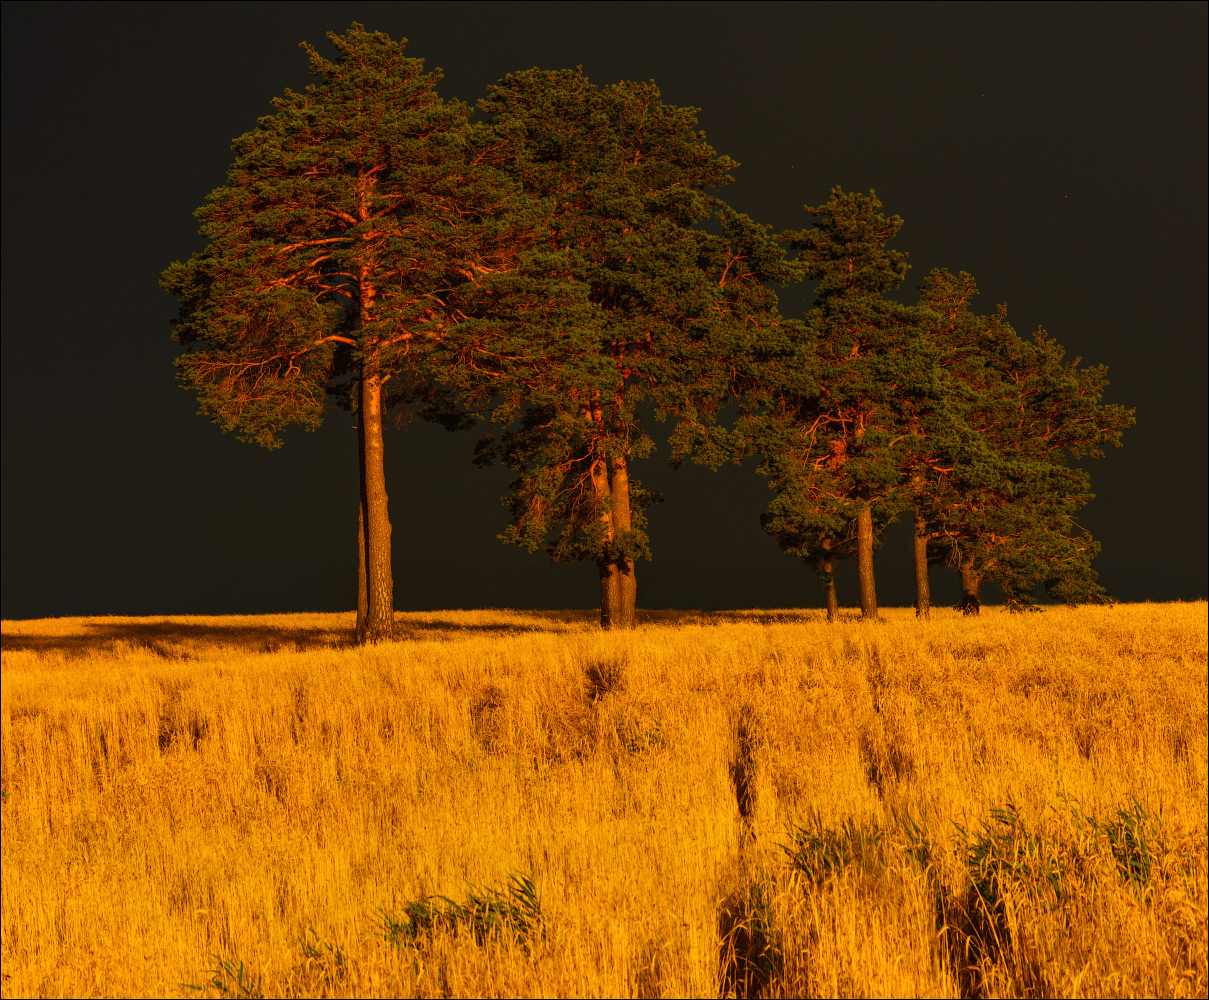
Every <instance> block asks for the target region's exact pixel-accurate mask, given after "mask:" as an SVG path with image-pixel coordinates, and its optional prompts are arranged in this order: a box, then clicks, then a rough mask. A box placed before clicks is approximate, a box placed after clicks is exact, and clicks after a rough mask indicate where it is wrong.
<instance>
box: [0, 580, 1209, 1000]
mask: <svg viewBox="0 0 1209 1000" xmlns="http://www.w3.org/2000/svg"><path fill="white" fill-rule="evenodd" d="M1207 610H1209V609H1207V605H1206V604H1205V602H1196V603H1185V604H1137V605H1117V606H1108V607H1084V608H1076V609H1070V608H1062V607H1056V608H1047V609H1046V610H1045V611H1044V612H1042V613H1037V614H1009V613H1008V612H1007V611H1005V610H1004V609H1001V608H993V607H992V608H985V609H984V610H983V613H982V614H981V615H980V616H978V617H965V616H962V615H960V614H958V613H957V612H955V611H951V610H947V609H934V610H933V612H932V617H931V618H930V619H929V620H927V621H918V620H916V619H915V617H914V614H913V612H911V611H910V610H907V609H891V610H889V611H884V612H883V618H882V620H881V621H878V622H873V623H862V622H860V621H859V619H857V618H856V617H855V616H847V617H844V618H842V619H841V620H840V621H838V622H836V623H834V624H830V625H829V624H828V623H826V622H825V621H824V620H823V618H822V613H821V612H818V611H800V610H783V611H737V612H714V613H700V612H648V613H647V614H646V615H645V619H644V621H643V624H642V625H641V627H640V628H639V629H638V630H637V631H636V632H633V633H620V632H602V631H601V630H600V629H599V627H598V625H597V621H596V617H595V613H594V612H580V611H561V612H557V611H551V612H540V611H533V612H521V611H507V610H494V609H488V610H481V611H441V612H414V613H400V614H399V615H398V616H397V622H398V626H399V630H400V636H401V638H400V641H397V642H393V643H384V644H380V645H376V646H369V647H356V646H354V645H352V643H351V641H350V640H351V633H352V627H353V616H352V615H351V614H292V615H270V616H221V617H210V616H207V617H201V616H169V617H155V618H124V617H103V618H58V619H40V620H33V621H6V622H3V624H2V626H0V646H2V649H3V653H2V671H3V686H2V699H0V700H2V706H0V715H2V720H0V723H2V734H0V736H2V744H3V747H2V751H3V754H2V758H3V759H2V772H0V786H2V790H3V805H2V812H0V815H2V824H3V830H2V832H3V837H2V846H0V860H2V863H3V872H2V906H0V923H2V930H3V933H2V943H0V957H2V959H3V963H2V964H3V972H2V976H3V993H4V996H6V997H8V996H13V997H16V996H98V995H129V996H182V995H191V996H196V995H198V991H197V990H195V989H193V988H191V987H199V988H200V993H202V994H208V995H222V994H227V995H244V996H257V995H265V996H313V995H327V996H690V995H691V996H756V995H760V996H1042V995H1044V996H1188V997H1194V996H1205V995H1206V991H1207V990H1209V976H1207V973H1206V954H1207V929H1206V923H1207V922H1206V906H1207V901H1209V892H1207V868H1209V839H1207V836H1206V819H1205V817H1206V809H1207V791H1209V777H1207V769H1209V743H1207V736H1206V726H1207V721H1209V719H1207V707H1206V703H1207V698H1209V680H1207V648H1209V628H1207ZM437 897H445V898H444V899H441V898H437Z"/></svg>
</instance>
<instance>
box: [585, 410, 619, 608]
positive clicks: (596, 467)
mask: <svg viewBox="0 0 1209 1000" xmlns="http://www.w3.org/2000/svg"><path fill="white" fill-rule="evenodd" d="M588 419H591V414H590V413H589V417H588ZM592 489H593V492H594V493H595V494H596V500H597V502H598V503H603V504H604V505H605V507H606V509H605V510H604V511H603V512H602V513H601V515H600V521H601V525H602V527H603V528H604V536H603V539H602V541H603V544H604V548H605V551H606V552H607V553H610V554H609V555H606V556H604V557H602V558H601V559H600V560H599V561H598V562H597V563H596V565H597V568H598V569H599V570H600V627H601V628H612V627H613V625H614V623H615V622H614V620H615V618H616V617H617V616H618V615H619V613H620V611H621V581H620V580H619V579H618V577H619V574H618V572H617V563H616V561H615V560H614V559H613V557H612V555H611V553H612V549H613V537H614V532H613V515H612V513H611V512H610V511H609V510H608V509H607V507H608V506H609V502H610V497H609V467H608V463H607V462H606V461H605V457H604V456H603V455H597V456H596V458H595V459H593V461H592Z"/></svg>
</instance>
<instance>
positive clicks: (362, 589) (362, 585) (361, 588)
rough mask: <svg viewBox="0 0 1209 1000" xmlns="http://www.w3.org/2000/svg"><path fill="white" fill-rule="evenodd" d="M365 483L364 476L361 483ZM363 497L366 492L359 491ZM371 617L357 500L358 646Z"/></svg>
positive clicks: (361, 510) (360, 503) (362, 513)
mask: <svg viewBox="0 0 1209 1000" xmlns="http://www.w3.org/2000/svg"><path fill="white" fill-rule="evenodd" d="M357 456H358V460H357V465H358V467H360V468H362V469H363V468H364V466H363V463H362V462H361V456H362V452H361V428H360V427H359V426H358V428H357ZM364 481H365V477H364V475H362V476H361V482H364ZM359 492H360V494H361V496H362V497H363V496H364V495H365V491H364V490H361V491H359ZM368 616H369V588H368V585H367V584H366V582H365V502H364V500H362V499H360V498H358V500H357V644H358V645H361V643H363V642H365V620H366V618H367V617H368Z"/></svg>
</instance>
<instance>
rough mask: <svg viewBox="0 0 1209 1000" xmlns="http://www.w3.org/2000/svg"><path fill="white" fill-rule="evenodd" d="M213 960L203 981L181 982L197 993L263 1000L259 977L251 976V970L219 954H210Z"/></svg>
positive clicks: (241, 963)
mask: <svg viewBox="0 0 1209 1000" xmlns="http://www.w3.org/2000/svg"><path fill="white" fill-rule="evenodd" d="M210 957H211V958H212V959H214V961H215V963H216V964H215V966H214V968H213V969H206V970H205V975H206V976H207V977H208V978H207V979H206V981H205V982H203V983H182V984H181V985H182V986H184V987H185V989H188V990H196V991H197V992H198V993H210V992H214V993H216V994H217V995H218V996H221V997H244V998H247V1000H263V998H264V992H263V991H262V990H261V988H260V977H259V976H257V977H256V978H255V979H253V978H252V974H251V972H250V971H249V970H248V969H247V968H246V967H245V966H244V964H243V962H240V963H239V965H238V966H236V964H235V960H234V959H229V958H223V957H222V956H221V955H211V956H210Z"/></svg>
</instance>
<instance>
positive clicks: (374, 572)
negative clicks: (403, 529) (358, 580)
mask: <svg viewBox="0 0 1209 1000" xmlns="http://www.w3.org/2000/svg"><path fill="white" fill-rule="evenodd" d="M358 409H359V411H360V412H359V413H358V414H357V417H358V419H357V426H358V428H359V429H360V437H361V441H362V447H361V509H362V523H363V525H364V527H365V532H364V534H365V597H366V606H365V634H364V635H363V636H361V637H359V638H360V641H362V642H380V641H381V640H383V639H392V638H394V628H395V613H394V603H395V601H394V598H395V593H394V591H395V586H394V577H393V576H392V573H391V560H390V513H389V510H388V506H387V496H386V467H385V463H384V450H383V442H382V378H381V375H380V374H379V372H378V371H377V368H376V367H375V366H374V365H373V364H372V363H366V364H364V365H362V368H361V398H360V401H359V407H358Z"/></svg>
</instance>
